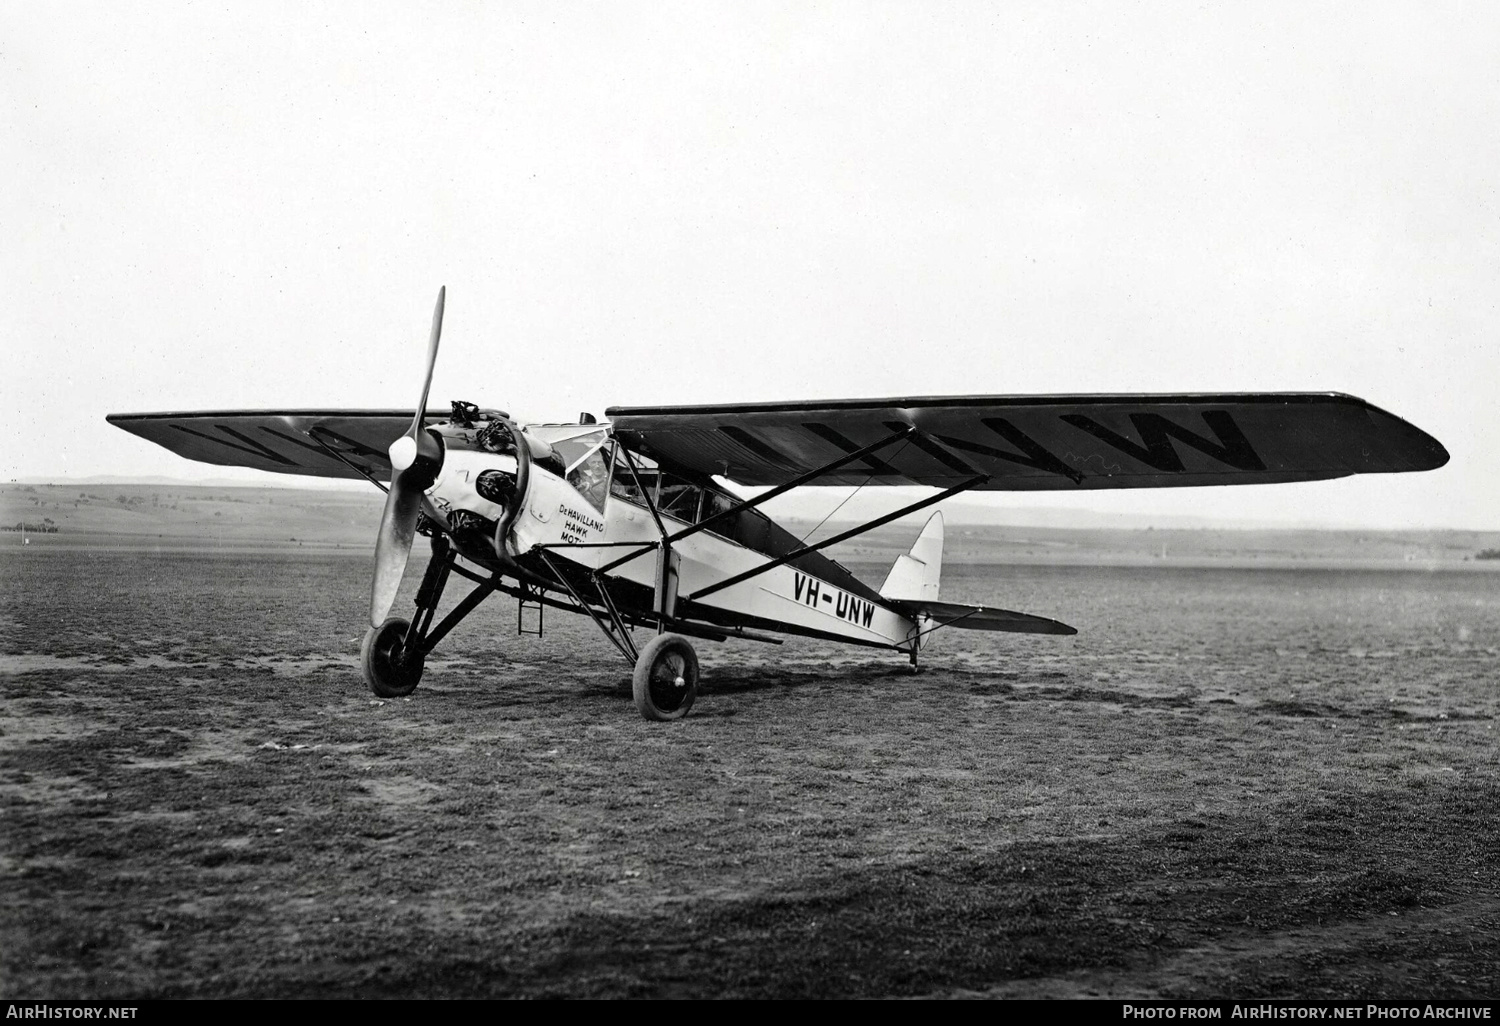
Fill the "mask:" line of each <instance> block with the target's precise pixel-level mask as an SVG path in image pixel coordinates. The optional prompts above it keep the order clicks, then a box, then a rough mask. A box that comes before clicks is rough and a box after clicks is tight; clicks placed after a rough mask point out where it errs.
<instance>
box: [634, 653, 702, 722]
mask: <svg viewBox="0 0 1500 1026" xmlns="http://www.w3.org/2000/svg"><path fill="white" fill-rule="evenodd" d="M679 681H680V682H681V683H678V682H679ZM631 690H632V691H633V692H634V694H635V707H636V708H637V709H639V710H640V711H641V715H642V716H644V717H646V719H648V720H680V719H682V718H683V717H684V716H686V715H687V712H688V710H689V709H691V708H692V707H693V700H694V699H695V698H697V697H698V653H697V652H694V651H693V646H692V645H691V644H689V642H688V640H687V638H684V637H683V636H682V635H680V634H658V635H657V636H656V637H654V638H652V639H651V641H650V642H649V643H648V644H647V645H646V647H645V648H643V649H641V657H640V658H639V659H637V660H636V663H635V676H634V678H633V679H632V681H631Z"/></svg>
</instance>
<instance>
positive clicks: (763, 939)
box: [0, 548, 1500, 999]
mask: <svg viewBox="0 0 1500 1026" xmlns="http://www.w3.org/2000/svg"><path fill="white" fill-rule="evenodd" d="M367 575H368V565H367V554H366V553H357V554H349V555H341V554H337V553H320V554H310V553H295V552H289V553H277V552H263V553H258V554H244V553H241V554H219V555H215V554H190V553H177V554H153V553H146V552H141V553H134V554H132V553H106V552H90V551H85V550H52V549H47V548H38V549H37V550H36V551H20V550H14V549H13V550H10V551H6V552H5V553H3V554H0V577H3V580H4V582H5V587H4V589H3V596H0V653H3V654H0V731H3V733H0V822H3V828H0V907H3V909H4V913H3V915H0V993H4V994H5V995H6V996H8V997H14V998H45V997H59V998H62V997H91V998H115V997H119V998H123V997H188V996H244V997H273V996H274V997H323V996H327V997H338V996H402V997H429V996H430V997H475V996H516V997H522V996H525V997H541V996H650V997H668V996H724V997H731V996H732V997H804V996H816V997H840V996H875V997H885V996H935V997H966V996H980V995H983V996H995V997H1075V996H1091V997H1204V998H1207V997H1214V998H1229V997H1257V998H1382V997H1384V998H1390V997H1432V998H1448V999H1458V998H1494V997H1496V996H1497V995H1500V886H1497V884H1500V867H1497V858H1496V856H1497V852H1500V815H1497V814H1500V748H1497V743H1496V742H1497V737H1496V730H1495V724H1496V717H1497V713H1500V694H1497V686H1496V685H1497V671H1496V667H1497V665H1500V663H1497V657H1500V575H1496V574H1490V573H1463V572H1439V573H1428V572H1411V571H1400V570H1388V571H1360V572H1335V571H1327V570H1314V569H1305V570H1285V571H1280V570H1276V571H1273V570H1214V569H1206V570H1189V569H1181V568H1170V567H1162V568H1150V567H1145V568H1140V567H1137V568H1129V567H1114V568H1090V567H1080V566H1063V567H1050V568H1049V567H1044V566H986V567H982V568H981V567H962V566H950V567H949V569H948V572H947V576H946V578H945V582H944V594H945V597H951V598H955V599H970V600H976V601H985V602H990V603H992V604H997V605H1002V606H1006V607H1008V608H1014V609H1022V610H1026V611H1029V612H1034V613H1038V614H1041V615H1046V616H1055V617H1058V618H1060V619H1063V620H1065V621H1067V622H1069V623H1072V624H1074V625H1075V626H1077V627H1078V628H1079V629H1080V632H1081V633H1080V634H1079V635H1078V636H1077V637H1076V638H1067V639H1059V638H1050V637H1048V638H1029V637H1013V636H1002V635H982V634H962V633H957V632H952V633H950V634H949V636H947V637H944V638H942V639H941V640H940V641H939V642H938V643H937V644H936V645H934V647H933V649H932V650H931V652H930V653H929V654H928V657H927V663H928V668H927V669H926V670H925V672H923V673H921V674H919V675H915V676H913V675H910V674H908V673H906V672H905V671H904V670H903V668H902V664H901V662H900V660H899V659H897V658H894V657H891V658H887V657H883V656H882V655H880V654H879V653H874V652H870V651H867V650H861V649H846V648H840V647H837V646H832V645H827V644H823V643H817V642H803V641H789V642H788V643H787V644H785V645H784V646H780V647H772V646H759V645H752V644H748V643H730V644H726V645H715V644H713V643H709V642H704V643H702V644H701V645H700V646H699V651H700V654H701V657H702V660H703V664H704V691H703V694H702V695H701V697H700V698H699V700H698V704H697V706H696V707H695V708H694V710H693V713H692V715H691V716H689V717H688V718H687V719H686V720H684V721H681V722H679V723H675V724H653V723H648V722H646V721H644V720H642V719H641V718H640V717H639V716H638V715H637V714H636V712H635V710H634V708H633V707H632V705H631V704H630V701H629V697H628V668H627V667H626V666H625V664H624V663H623V661H621V660H620V658H619V657H618V656H617V655H616V654H615V653H614V652H613V650H612V649H610V648H609V647H608V646H607V645H606V644H605V643H604V642H603V641H602V639H599V638H597V637H595V636H594V634H593V631H594V628H593V626H592V625H591V624H590V623H588V622H587V621H586V620H582V619H581V618H576V617H567V616H564V615H562V614H556V615H552V614H549V616H548V618H547V633H546V636H545V637H543V638H542V639H540V640H538V639H536V638H531V637H517V636H516V626H515V619H514V617H515V610H514V608H513V606H512V605H511V604H509V603H508V602H504V603H502V602H499V601H496V600H491V602H490V603H487V604H486V606H485V607H483V608H481V610H480V611H479V613H477V614H476V615H475V616H473V617H471V618H470V619H469V620H468V621H467V622H466V623H465V624H464V625H463V626H462V627H460V628H459V629H458V630H457V631H456V632H455V633H454V634H453V635H452V636H450V638H448V639H447V640H446V641H445V642H444V644H443V645H442V646H441V648H440V649H439V650H438V652H437V653H435V655H434V657H433V658H432V659H431V660H430V661H429V663H428V669H427V674H426V677H425V678H424V680H423V683H422V686H421V687H420V688H418V690H417V691H416V692H415V693H414V694H413V695H412V696H411V697H410V698H409V699H404V700H394V701H380V700H377V699H374V698H373V697H372V696H371V695H370V693H369V692H368V691H367V690H366V689H365V686H364V684H363V683H362V681H361V680H360V678H359V675H358V670H357V667H356V662H357V651H358V643H359V635H360V633H361V632H362V629H363V628H362V622H363V620H364V616H365V609H364V607H365V604H366V602H367V595H368V576H367ZM412 577H413V578H414V577H415V574H413V575H412ZM877 579H878V576H877ZM413 583H414V581H413V580H411V579H409V580H408V588H410V586H411V585H412V584H413ZM458 594H461V592H456V593H455V594H452V595H450V597H449V601H450V602H452V601H456V599H457V597H458ZM405 601H407V600H406V599H403V600H402V602H403V603H404V602H405Z"/></svg>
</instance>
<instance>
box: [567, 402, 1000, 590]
mask: <svg viewBox="0 0 1500 1026" xmlns="http://www.w3.org/2000/svg"><path fill="white" fill-rule="evenodd" d="M888 426H889V427H892V428H895V429H896V431H895V432H894V433H893V434H891V435H889V436H888V437H886V438H882V439H880V440H879V441H878V442H871V443H870V444H869V445H867V446H865V447H864V448H862V449H858V450H856V451H854V452H851V453H849V454H848V455H847V456H843V457H840V458H839V459H836V460H834V461H833V462H832V463H829V464H826V465H824V466H821V467H819V468H817V469H816V470H810V471H808V472H807V473H806V474H803V475H801V476H800V477H795V478H793V479H792V480H790V481H788V482H786V483H785V484H779V485H777V486H776V487H775V488H772V489H771V490H770V491H768V492H762V493H761V494H760V495H757V496H755V497H754V498H753V499H742V500H740V501H739V502H737V503H735V504H734V505H733V506H730V507H729V508H728V509H724V510H720V511H719V512H717V513H715V514H714V515H713V516H711V517H707V518H705V519H703V520H700V521H698V522H697V523H696V524H692V525H690V526H688V527H684V528H683V529H682V530H680V531H678V532H677V533H676V534H673V535H666V530H665V528H663V530H662V533H663V536H664V537H665V538H666V541H667V544H669V545H670V544H671V543H672V542H677V541H681V540H682V539H684V538H686V537H687V536H688V535H690V534H697V533H698V532H699V531H702V530H703V529H704V528H708V527H712V526H713V525H714V524H717V523H718V522H719V521H721V520H725V519H727V518H729V517H732V516H735V515H736V514H739V513H742V512H744V511H745V510H747V509H754V508H755V507H756V506H759V505H760V504H761V503H763V502H768V501H770V500H771V499H774V498H776V497H777V496H778V495H784V494H786V493H787V492H789V491H791V490H792V489H793V488H800V487H802V486H803V485H805V484H807V483H808V482H809V481H812V480H815V479H816V478H819V477H822V476H823V475H824V474H831V473H832V472H833V471H835V470H838V469H839V468H840V467H844V466H847V465H848V464H850V463H853V462H854V461H856V460H862V459H864V458H865V457H866V456H869V455H870V454H872V453H875V452H878V451H879V450H881V449H884V448H885V447H886V446H888V445H894V444H895V443H896V442H899V441H901V440H902V439H903V438H910V437H911V436H912V435H914V434H916V433H917V429H916V428H914V427H912V426H910V425H908V424H891V425H888ZM620 448H621V450H622V451H624V450H625V448H626V447H625V445H624V444H623V443H621V445H620ZM626 460H627V462H629V455H628V452H627V456H626ZM630 466H631V473H632V474H633V473H634V472H635V465H634V463H631V464H630ZM974 473H978V472H977V471H975V472H974ZM636 487H640V484H639V481H637V485H636ZM642 494H643V495H644V494H645V493H644V491H643V492H642ZM645 498H646V501H647V504H648V505H650V502H651V499H650V496H645ZM652 513H653V515H654V514H655V510H654V509H653V510H652ZM657 525H658V526H660V525H661V521H660V520H659V519H658V520H657ZM656 547H657V546H656V545H646V546H643V547H642V548H641V549H640V550H638V551H636V552H632V553H629V554H628V555H624V556H621V557H620V558H619V559H617V560H615V561H614V562H612V563H606V564H604V565H603V566H601V567H600V568H599V570H598V571H597V572H598V573H601V574H603V573H608V572H609V571H611V570H613V569H614V568H615V567H617V566H620V565H621V564H622V563H628V562H630V561H631V560H632V559H635V558H637V557H639V556H643V555H645V554H646V553H647V552H650V551H651V550H652V549H655V548H656Z"/></svg>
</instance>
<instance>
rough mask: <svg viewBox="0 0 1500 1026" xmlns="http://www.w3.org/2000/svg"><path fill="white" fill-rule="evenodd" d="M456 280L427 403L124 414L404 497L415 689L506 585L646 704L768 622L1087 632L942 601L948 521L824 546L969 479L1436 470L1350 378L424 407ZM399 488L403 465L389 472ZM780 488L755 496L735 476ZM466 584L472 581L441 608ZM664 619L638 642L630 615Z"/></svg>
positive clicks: (1160, 483) (1065, 481) (390, 520)
mask: <svg viewBox="0 0 1500 1026" xmlns="http://www.w3.org/2000/svg"><path fill="white" fill-rule="evenodd" d="M443 300H444V293H443V292H441V291H440V292H439V293H438V302H437V309H436V311H435V313H434V315H433V322H432V334H431V338H430V341H429V343H428V350H427V374H426V383H425V384H424V385H423V386H422V397H421V399H420V400H419V401H418V403H417V406H416V409H415V411H400V410H359V411H332V410H292V411H259V412H245V411H233V412H221V413H145V414H113V415H111V416H110V417H109V418H108V420H109V422H110V423H112V424H115V425H117V426H119V427H121V428H124V429H125V430H126V431H130V432H133V433H134V434H137V435H140V436H141V437H143V438H146V439H149V440H150V441H153V442H156V443H158V444H160V445H163V446H165V447H166V448H168V449H171V450H172V451H173V452H176V453H179V454H180V455H183V456H186V457H188V458H189V459H194V460H200V461H202V462H205V463H215V464H221V465H230V466H242V467H253V468H256V469H259V470H269V471H274V472H277V473H283V474H311V475H317V476H321V477H349V478H354V477H359V478H364V479H366V480H368V481H369V482H371V483H372V484H374V485H375V486H376V487H379V488H382V489H383V490H385V491H386V492H387V496H386V502H385V512H384V515H383V517H382V520H381V523H380V532H379V536H378V537H377V539H376V542H375V571H374V585H373V588H372V593H371V598H370V629H369V631H368V633H367V634H366V635H365V639H364V644H363V646H362V649H361V664H362V667H363V671H364V676H365V679H366V680H367V681H368V682H369V685H370V687H371V688H373V689H374V691H375V693H376V694H377V695H380V696H385V697H393V696H399V695H405V694H409V693H410V692H411V691H412V689H413V688H415V687H416V686H417V682H418V680H419V679H420V678H421V676H422V667H423V662H424V660H425V659H426V657H427V654H428V653H429V652H431V651H432V650H433V648H434V646H436V645H437V643H438V642H439V641H440V640H442V638H443V637H444V636H446V635H447V634H448V632H449V631H451V630H452V629H453V628H454V627H455V626H456V625H457V624H458V623H459V622H460V621H461V620H462V619H463V618H464V617H465V616H467V615H468V614H469V613H470V612H472V611H473V610H474V609H475V608H476V607H477V606H478V605H479V604H480V602H482V601H483V600H484V599H485V598H486V597H487V596H489V595H491V594H494V593H496V592H499V593H503V594H506V595H510V596H513V597H515V598H517V599H519V601H520V603H521V609H520V613H521V616H520V620H521V623H522V624H523V625H524V623H525V621H526V619H527V617H526V613H527V608H528V607H534V609H533V610H532V613H533V616H532V619H533V622H534V623H535V624H536V629H537V631H538V632H539V631H540V628H541V614H542V612H543V611H544V609H545V608H546V607H554V608H560V609H566V610H570V611H573V612H578V613H582V614H586V615H588V616H589V617H591V618H593V620H594V622H595V623H596V624H597V625H598V626H599V629H600V630H601V631H602V632H603V633H604V636H605V637H606V638H608V639H609V641H610V642H611V643H612V644H613V645H614V646H615V647H616V648H617V649H618V650H619V651H620V654H621V655H622V656H624V657H625V659H626V660H627V661H628V662H629V663H631V664H632V665H633V667H634V678H633V687H634V695H635V702H636V705H637V707H638V708H639V709H640V711H641V713H642V715H644V716H646V717H647V718H648V719H661V720H668V719H676V718H678V717H680V716H683V715H685V714H686V713H687V711H688V709H689V708H690V707H691V706H692V704H693V700H694V698H695V696H696V694H697V686H698V659H697V655H696V653H695V652H694V649H693V647H692V644H691V643H690V642H689V641H688V638H699V639H710V640H714V641H723V640H726V639H729V638H745V639H751V640H757V641H768V642H772V643H778V644H779V641H778V640H777V639H775V638H772V637H768V636H766V634H765V633H764V632H775V633H780V634H796V635H805V636H808V637H814V638H824V639H829V640H833V641H841V642H848V643H850V644H855V645H868V646H872V647H875V648H883V649H889V650H893V651H895V652H897V653H902V654H904V655H905V656H906V657H907V658H909V659H910V660H911V663H912V665H913V666H915V665H916V663H917V655H918V652H919V651H920V650H921V648H922V646H923V643H924V641H925V640H926V639H927V638H928V637H929V636H930V635H931V634H932V632H933V631H936V630H939V629H941V628H945V627H957V628H968V629H973V630H988V631H1018V632H1029V633H1039V634H1073V633H1076V632H1075V631H1074V630H1073V628H1071V627H1069V626H1067V625H1066V624H1063V623H1059V622H1058V621H1056V620H1051V619H1047V618H1044V617H1040V616H1031V615H1028V614H1025V613H1015V612H1010V611H1008V610H1004V609H992V608H988V607H984V606H976V605H969V604H961V603H954V602H945V601H942V600H941V599H940V598H939V593H938V585H939V575H940V571H941V567H942V554H943V522H942V519H941V515H940V514H934V515H933V516H932V518H931V519H930V520H928V522H927V526H926V527H925V528H924V529H923V530H922V532H921V534H920V536H919V537H918V538H917V541H916V544H915V545H914V546H913V547H912V549H911V552H910V554H908V555H903V556H900V557H898V558H897V560H896V564H895V566H893V567H892V568H891V570H890V573H889V575H888V576H887V577H886V579H885V583H884V584H882V585H881V586H880V587H879V588H873V587H871V586H869V585H867V584H865V583H864V582H863V581H860V580H859V579H858V578H856V577H855V576H854V575H853V574H851V573H850V572H849V571H848V570H846V569H845V568H844V567H843V566H841V565H840V564H839V563H838V562H837V561H835V560H833V559H831V558H829V557H828V556H826V555H824V554H823V552H822V551H821V550H823V549H825V548H827V547H828V546H830V545H833V544H835V543H837V542H840V541H843V540H845V539H848V538H852V537H854V536H856V535H858V534H861V533H863V532H865V531H868V530H870V529H872V528H875V527H879V526H880V525H882V524H885V523H888V522H890V521H892V520H895V519H897V518H898V517H902V516H905V515H907V514H908V513H912V512H914V511H916V510H919V509H922V508H924V507H927V506H932V505H934V504H936V503H939V502H941V501H943V500H944V499H947V498H949V497H951V496H954V495H957V494H959V493H960V492H965V491H1003V490H1019V491H1034V490H1043V489H1052V490H1059V491H1079V490H1086V489H1094V488H1171V487H1181V486H1187V485H1224V484H1265V483H1272V482H1291V481H1317V480H1325V479H1328V478H1336V477H1344V476H1347V475H1350V474H1368V473H1392V472H1401V471H1416V470H1431V469H1433V468H1436V467H1440V466H1442V465H1443V464H1444V463H1446V462H1447V460H1448V454H1447V452H1446V451H1445V450H1444V449H1443V447H1442V445H1441V444H1439V443H1438V442H1437V440H1436V439H1434V438H1432V437H1431V436H1429V435H1427V434H1425V433H1424V432H1422V431H1420V430H1418V429H1417V428H1415V427H1413V426H1412V425H1411V424H1408V423H1407V422H1405V421H1404V420H1401V419H1400V418H1398V417H1395V416H1393V415H1391V414H1389V413H1386V412H1385V411H1383V410H1380V409H1377V408H1376V407H1374V406H1371V405H1370V404H1369V403H1366V402H1365V401H1364V400H1362V399H1356V398H1354V397H1352V396H1348V395H1340V394H1337V393H1275V394H1223V395H1071V396H951V397H943V398H902V399H851V400H836V401H815V402H784V403H762V404H751V405H736V406H663V407H650V408H643V407H613V408H611V409H609V410H607V411H606V416H607V417H608V418H609V422H608V423H597V422H595V420H594V418H593V417H591V416H588V415H584V416H583V417H581V418H580V423H577V424H524V425H523V424H518V423H516V422H515V421H514V420H512V419H511V417H510V416H508V415H507V414H505V413H503V412H501V411H499V410H492V409H481V408H480V407H478V406H476V405H473V404H471V403H467V402H454V403H452V404H451V408H450V409H449V410H445V411H443V412H441V413H437V412H433V411H431V410H428V409H427V394H428V390H429V388H430V387H431V385H432V372H433V366H434V364H435V362H436V360H437V352H438V339H439V336H440V334H441V331H442V321H443ZM383 481H389V482H390V485H389V488H386V486H385V485H384V484H382V482H383ZM726 481H727V482H730V483H733V484H735V485H740V486H750V487H751V488H754V487H762V488H767V490H766V491H764V492H761V493H759V494H756V495H754V497H752V498H742V497H741V496H739V495H738V494H736V493H735V492H733V491H730V490H729V489H728V488H726V487H725V485H724V484H722V483H721V482H726ZM804 485H925V486H928V487H932V488H936V489H939V491H938V492H937V493H936V494H934V495H931V496H929V497H927V498H924V499H922V500H921V501H919V502H913V503H911V504H910V505H907V506H904V507H902V508H901V509H898V510H895V511H893V512H891V513H889V514H886V515H885V516H881V517H878V518H876V519H874V520H871V521H869V522H868V523H865V524H861V525H860V526H858V527H855V528H852V529H850V530H847V531H842V532H840V533H838V534H836V535H834V536H833V537H830V538H827V539H825V540H823V541H820V542H818V543H817V544H803V543H801V542H799V541H798V539H797V538H795V537H794V536H793V535H791V534H790V533H788V532H787V531H785V530H783V529H782V528H780V527H778V526H777V525H776V524H774V523H773V522H772V521H771V520H770V519H769V518H767V517H766V516H765V514H764V513H762V512H761V511H760V509H758V508H757V507H759V506H760V505H761V504H762V503H764V502H766V501H767V500H768V499H771V498H774V497H775V496H777V495H781V494H783V493H785V492H787V491H789V490H790V489H793V488H797V487H801V486H804ZM418 533H421V534H423V535H426V536H428V537H430V538H431V542H432V558H431V561H430V562H429V563H428V565H427V571H426V574H425V575H424V577H423V578H422V582H421V586H420V587H419V588H418V590H417V593H416V611H415V613H414V614H413V616H412V617H411V618H410V619H407V618H405V617H393V616H391V615H390V611H391V606H392V604H393V603H394V601H395V598H396V593H397V590H398V588H399V586H400V584H401V579H402V575H403V573H404V572H405V569H406V564H407V559H408V557H409V555H410V553H411V548H412V543H413V539H414V535H416V534H418ZM454 575H457V576H459V577H463V578H467V579H468V580H470V581H472V582H473V583H474V585H475V587H474V589H473V590H472V591H470V592H469V593H468V595H467V596H466V597H464V598H463V599H462V600H461V601H460V602H459V603H458V604H457V605H456V606H454V607H453V608H452V610H451V611H450V612H449V613H448V614H447V615H446V616H445V617H444V618H443V619H442V620H441V621H439V622H438V623H436V624H434V623H433V620H434V617H435V612H436V610H437V608H438V603H439V600H440V599H441V597H442V594H443V589H444V587H445V586H446V585H447V583H448V581H449V579H450V578H451V577H452V576H454ZM638 628H639V629H644V630H646V631H654V632H655V635H654V636H653V637H651V638H650V640H649V641H647V642H646V643H645V644H643V645H638V644H637V642H636V639H635V636H634V634H633V633H632V631H633V629H638Z"/></svg>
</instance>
